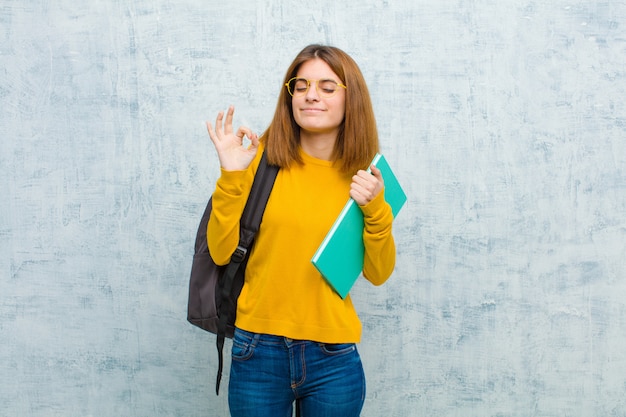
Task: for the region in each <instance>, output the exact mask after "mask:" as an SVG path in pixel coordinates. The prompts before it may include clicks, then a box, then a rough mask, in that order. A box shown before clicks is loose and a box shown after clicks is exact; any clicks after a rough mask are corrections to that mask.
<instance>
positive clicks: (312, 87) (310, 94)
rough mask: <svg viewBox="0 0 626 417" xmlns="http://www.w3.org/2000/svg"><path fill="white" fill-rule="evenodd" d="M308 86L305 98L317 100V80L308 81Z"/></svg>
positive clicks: (318, 97)
mask: <svg viewBox="0 0 626 417" xmlns="http://www.w3.org/2000/svg"><path fill="white" fill-rule="evenodd" d="M309 83H310V84H309V88H308V90H306V95H305V97H304V98H305V99H306V100H307V101H319V99H320V96H319V94H318V93H317V84H316V83H317V81H309Z"/></svg>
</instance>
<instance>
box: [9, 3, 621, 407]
mask: <svg viewBox="0 0 626 417" xmlns="http://www.w3.org/2000/svg"><path fill="white" fill-rule="evenodd" d="M543 3H549V4H543ZM314 42H320V43H329V44H333V45H336V46H339V47H341V48H342V49H344V50H346V51H347V52H348V53H350V54H351V55H352V56H353V57H354V58H355V59H356V61H357V62H358V63H359V65H360V66H361V68H362V70H363V72H364V74H365V76H366V79H367V81H368V84H369V87H370V90H371V94H372V96H373V100H374V103H375V110H376V114H377V118H378V123H379V132H380V136H381V139H382V146H383V152H384V153H385V155H386V157H387V159H388V160H389V162H390V163H391V164H392V166H394V169H395V170H396V171H397V173H398V176H399V178H400V181H401V182H402V183H403V185H404V187H405V189H406V191H407V194H408V196H409V201H408V204H407V206H406V207H405V208H404V210H403V211H402V212H401V213H400V215H399V216H398V218H397V220H396V223H395V224H394V228H395V236H396V240H397V246H398V262H397V269H396V271H395V273H394V275H393V277H392V278H391V279H390V281H389V282H388V283H387V284H385V285H384V286H383V287H380V288H373V287H371V286H369V285H368V284H366V283H365V282H364V281H360V282H359V283H358V284H357V286H356V287H355V289H354V290H353V298H354V300H355V303H356V305H357V307H358V310H359V312H360V315H361V318H362V321H363V324H364V335H363V340H362V343H361V345H360V346H359V348H360V351H361V354H362V356H363V361H364V364H365V368H366V373H367V378H368V394H367V400H366V404H365V408H364V411H363V416H368V417H369V416H371V417H379V416H398V417H404V416H431V417H437V416H463V417H466V416H494V417H495V416H516V417H517V416H519V417H522V416H623V415H625V414H626V376H625V375H626V353H624V352H625V349H624V345H625V344H626V302H625V301H624V300H625V294H626V267H625V265H626V262H625V259H626V110H625V108H624V97H626V78H625V77H626V73H625V70H624V68H625V66H624V63H625V57H626V3H625V2H623V1H599V2H591V1H581V0H578V1H565V0H556V1H552V2H534V1H521V2H520V1H512V0H501V1H489V0H475V1H471V0H470V1H466V0H457V1H427V0H417V1H415V0H402V1H383V0H364V1H360V2H345V3H341V2H336V1H328V0H322V1H320V2H317V3H310V2H301V1H284V2H283V1H276V0H270V1H266V2H253V1H243V0H238V1H231V2H219V3H218V2H203V1H191V0H186V1H168V0H153V1H148V0H134V1H132V0H126V1H122V0H110V1H104V0H94V1H90V2H78V1H67V0H61V1H57V2H48V1H42V0H32V1H17V0H5V1H3V3H2V5H1V6H0V104H1V111H0V178H1V182H0V300H1V304H0V416H7V417H16V416H37V417H39V416H62V417H68V416H80V417H86V416H97V417H108V416H128V417H133V416H150V417H157V416H185V417H194V416H220V417H223V416H226V415H227V405H226V395H225V392H224V393H223V394H222V395H220V396H219V397H216V396H215V394H214V377H215V369H216V354H215V352H214V345H213V338H212V337H210V336H209V335H208V334H205V333H203V332H201V331H199V330H197V329H196V328H193V327H192V326H191V325H189V324H188V323H187V322H186V320H185V317H186V316H185V314H186V302H187V279H188V274H189V268H190V261H191V254H192V251H193V240H194V236H195V232H196V227H197V222H198V220H199V217H200V215H201V213H202V210H203V208H204V204H205V202H206V199H207V198H208V196H209V194H210V193H211V191H212V189H213V185H214V182H215V180H216V178H217V176H218V175H219V168H218V164H217V158H216V155H215V151H214V150H213V148H212V145H211V144H210V141H209V139H208V136H207V134H206V131H205V128H204V121H205V120H213V119H214V118H215V115H216V114H217V112H218V111H219V110H222V109H225V108H226V107H227V106H228V105H229V104H234V105H235V106H236V120H235V122H236V124H246V125H248V126H250V127H251V128H252V129H254V130H255V131H257V132H259V133H260V132H261V131H263V130H264V128H265V127H266V126H267V124H268V123H269V121H270V118H271V115H272V113H273V109H274V106H275V103H276V98H277V95H278V91H279V89H280V88H281V85H280V83H281V80H282V77H283V75H284V71H285V70H286V68H287V66H288V64H289V63H290V62H291V60H292V59H293V57H294V56H295V55H296V53H297V52H298V51H299V50H300V49H301V48H302V47H304V46H305V45H307V44H308V43H314ZM227 379H228V375H226V376H225V380H226V381H227Z"/></svg>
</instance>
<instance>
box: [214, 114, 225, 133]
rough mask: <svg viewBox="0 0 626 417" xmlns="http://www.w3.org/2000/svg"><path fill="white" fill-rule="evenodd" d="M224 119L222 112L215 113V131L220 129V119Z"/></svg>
mask: <svg viewBox="0 0 626 417" xmlns="http://www.w3.org/2000/svg"><path fill="white" fill-rule="evenodd" d="M223 120H224V112H223V111H221V112H219V113H217V118H216V119H215V132H217V133H219V132H221V131H222V121H223Z"/></svg>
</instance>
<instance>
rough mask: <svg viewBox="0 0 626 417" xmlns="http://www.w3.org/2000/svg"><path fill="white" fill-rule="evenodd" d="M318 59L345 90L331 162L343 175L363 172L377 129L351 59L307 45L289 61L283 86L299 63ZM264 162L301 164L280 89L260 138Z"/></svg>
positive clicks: (284, 92) (335, 50) (288, 100)
mask: <svg viewBox="0 0 626 417" xmlns="http://www.w3.org/2000/svg"><path fill="white" fill-rule="evenodd" d="M316 58H318V59H321V60H323V61H324V62H326V64H328V66H329V67H330V68H331V69H332V70H333V72H334V73H335V74H337V75H338V76H339V77H340V78H341V80H342V81H343V82H344V84H345V85H346V86H347V89H346V110H345V116H344V119H343V122H342V123H341V126H340V127H339V134H338V137H337V141H336V142H335V149H334V150H333V155H332V158H333V161H336V162H337V163H338V164H339V169H340V170H341V171H342V172H344V173H353V172H356V171H357V170H359V169H365V168H366V167H367V166H368V164H369V163H370V162H371V160H372V158H374V155H375V154H376V152H378V150H379V144H378V130H377V128H376V119H375V118H374V109H373V106H372V100H371V99H370V95H369V90H368V89H367V85H366V84H365V79H364V78H363V74H362V73H361V70H360V69H359V67H358V65H357V64H356V62H354V60H353V59H352V58H351V57H350V56H349V55H348V54H346V53H345V52H343V51H342V50H341V49H339V48H335V47H332V46H324V45H309V46H307V47H305V48H304V49H303V50H302V51H301V52H300V53H299V54H298V56H296V58H295V59H294V60H293V62H292V63H291V65H290V66H289V69H288V70H287V73H286V74H285V79H284V80H283V85H284V84H285V83H286V82H287V81H288V80H289V79H291V78H293V77H295V76H296V75H297V73H298V69H299V68H300V66H301V65H302V64H304V63H305V62H307V61H310V60H312V59H316ZM262 140H264V141H265V149H266V152H267V158H268V162H269V163H271V164H274V165H278V166H280V167H281V168H286V167H289V165H290V164H291V163H293V162H296V163H302V159H301V157H300V152H299V144H300V127H299V126H298V125H297V124H296V121H295V119H294V117H293V109H292V107H291V95H290V94H289V93H288V92H287V89H286V88H285V87H284V86H283V88H282V89H281V91H280V95H279V96H278V104H277V105H276V111H275V112H274V118H273V119H272V122H271V123H270V125H269V127H268V128H267V130H266V131H265V132H264V133H263V135H262Z"/></svg>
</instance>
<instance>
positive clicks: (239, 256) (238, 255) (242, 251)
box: [230, 246, 248, 263]
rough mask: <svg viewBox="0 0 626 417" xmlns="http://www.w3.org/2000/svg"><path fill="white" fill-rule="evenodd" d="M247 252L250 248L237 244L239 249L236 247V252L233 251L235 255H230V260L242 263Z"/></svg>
mask: <svg viewBox="0 0 626 417" xmlns="http://www.w3.org/2000/svg"><path fill="white" fill-rule="evenodd" d="M247 253H248V249H246V248H244V247H242V246H237V249H235V252H233V255H232V256H231V257H230V261H231V262H237V263H241V262H243V259H244V258H245V257H246V254H247Z"/></svg>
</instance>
